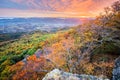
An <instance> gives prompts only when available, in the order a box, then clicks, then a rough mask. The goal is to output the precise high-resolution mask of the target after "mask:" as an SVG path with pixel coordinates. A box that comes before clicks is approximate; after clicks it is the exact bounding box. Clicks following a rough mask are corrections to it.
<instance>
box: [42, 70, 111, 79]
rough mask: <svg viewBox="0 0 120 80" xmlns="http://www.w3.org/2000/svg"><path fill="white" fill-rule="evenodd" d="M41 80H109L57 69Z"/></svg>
mask: <svg viewBox="0 0 120 80" xmlns="http://www.w3.org/2000/svg"><path fill="white" fill-rule="evenodd" d="M42 80H109V79H104V78H102V77H96V76H92V75H84V74H82V75H78V74H72V73H68V72H63V71H60V70H59V69H54V70H53V71H51V72H49V73H47V74H46V76H45V77H44V78H43V79H42Z"/></svg>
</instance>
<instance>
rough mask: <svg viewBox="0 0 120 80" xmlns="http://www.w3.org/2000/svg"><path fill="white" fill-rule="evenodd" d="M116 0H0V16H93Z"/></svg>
mask: <svg viewBox="0 0 120 80" xmlns="http://www.w3.org/2000/svg"><path fill="white" fill-rule="evenodd" d="M114 1H117V0H0V17H95V16H97V15H99V13H101V12H103V9H104V7H107V6H110V5H111V4H112V3H113V2H114Z"/></svg>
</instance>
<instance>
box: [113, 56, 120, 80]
mask: <svg viewBox="0 0 120 80" xmlns="http://www.w3.org/2000/svg"><path fill="white" fill-rule="evenodd" d="M113 80H120V57H118V58H117V59H116V60H115V66H114V69H113Z"/></svg>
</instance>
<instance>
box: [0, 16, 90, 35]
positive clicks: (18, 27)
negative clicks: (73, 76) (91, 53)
mask: <svg viewBox="0 0 120 80" xmlns="http://www.w3.org/2000/svg"><path fill="white" fill-rule="evenodd" d="M91 19H92V18H0V28H1V29H0V33H11V32H12V33H13V32H29V31H34V30H41V31H55V30H57V29H59V28H66V27H71V26H76V25H79V24H82V23H84V22H86V21H88V20H91Z"/></svg>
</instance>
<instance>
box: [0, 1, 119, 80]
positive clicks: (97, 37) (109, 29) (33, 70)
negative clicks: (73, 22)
mask: <svg viewBox="0 0 120 80" xmlns="http://www.w3.org/2000/svg"><path fill="white" fill-rule="evenodd" d="M0 36H1V35H0ZM6 36H9V35H6ZM3 37H4V36H3ZM16 37H17V39H16ZM7 38H8V39H4V38H2V37H1V38H0V41H1V42H0V80H41V79H42V78H43V77H44V76H45V74H46V73H47V72H49V71H51V70H53V69H55V68H58V69H60V70H63V71H66V72H70V73H77V74H88V75H94V76H99V75H103V76H105V77H107V78H109V79H112V71H113V68H114V61H115V59H116V58H118V57H119V56H120V0H118V1H116V2H114V3H113V4H112V5H111V6H110V7H106V8H105V9H104V12H103V13H101V14H100V15H99V16H97V17H96V19H95V20H90V21H89V22H87V23H84V24H82V25H78V26H74V27H71V28H69V29H66V30H59V31H57V32H41V31H34V32H31V33H28V34H27V33H26V34H23V33H20V34H16V35H15V40H13V41H12V42H11V39H14V36H13V37H12V36H10V37H7ZM6 40H8V41H10V42H7V43H6ZM3 42H5V43H3ZM1 44H2V45H1ZM21 78H22V79H21ZM116 80H117V79H116Z"/></svg>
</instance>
